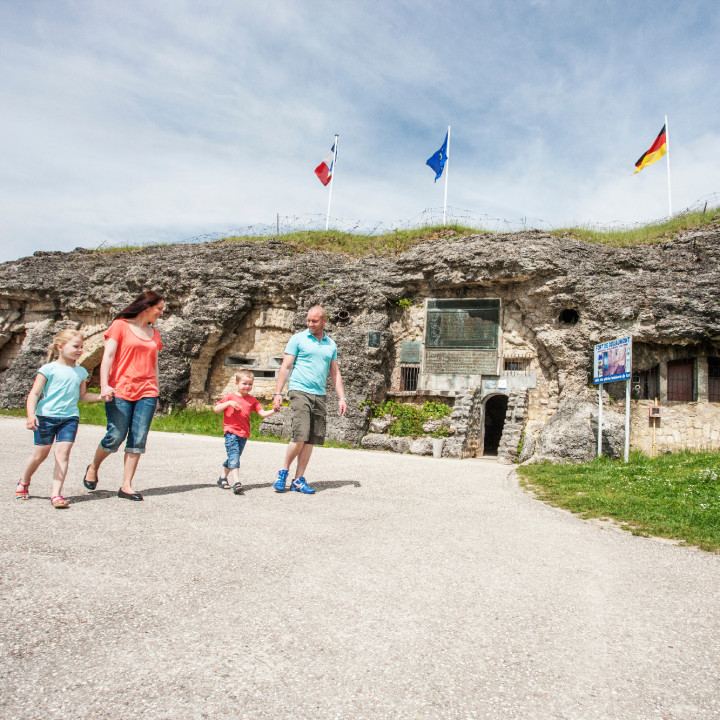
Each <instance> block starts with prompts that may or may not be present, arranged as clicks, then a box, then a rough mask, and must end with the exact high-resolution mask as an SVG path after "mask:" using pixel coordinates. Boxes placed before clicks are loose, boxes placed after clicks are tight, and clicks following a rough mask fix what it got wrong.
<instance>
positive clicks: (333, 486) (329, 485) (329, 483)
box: [243, 480, 362, 493]
mask: <svg viewBox="0 0 720 720" xmlns="http://www.w3.org/2000/svg"><path fill="white" fill-rule="evenodd" d="M310 485H311V486H312V487H314V488H315V491H316V492H323V491H325V490H337V489H338V488H341V487H344V486H345V485H352V486H353V487H362V485H360V483H359V482H358V481H357V480H318V481H317V482H311V483H310ZM272 486H273V484H272V483H253V484H252V485H243V490H261V489H262V488H271V487H272ZM285 492H286V493H289V492H290V485H289V484H288V486H287V489H286V490H285Z"/></svg>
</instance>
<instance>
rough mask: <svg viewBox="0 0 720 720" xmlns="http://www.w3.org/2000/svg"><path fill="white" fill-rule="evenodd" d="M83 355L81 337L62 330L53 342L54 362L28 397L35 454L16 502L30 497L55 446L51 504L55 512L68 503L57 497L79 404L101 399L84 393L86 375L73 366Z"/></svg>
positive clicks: (42, 371) (43, 369)
mask: <svg viewBox="0 0 720 720" xmlns="http://www.w3.org/2000/svg"><path fill="white" fill-rule="evenodd" d="M82 352H83V336H82V333H79V332H77V331H76V330H62V331H61V332H59V333H58V334H57V335H56V336H55V337H54V338H53V341H52V345H51V347H50V352H49V353H48V360H50V359H51V358H52V357H55V360H54V361H53V362H48V363H47V364H46V365H43V366H42V367H41V368H40V369H39V370H38V373H37V376H36V377H35V382H34V383H33V386H32V389H31V390H30V393H29V394H28V397H27V428H28V430H33V431H34V433H35V451H34V452H33V454H32V455H31V456H30V459H29V460H28V463H27V465H26V467H25V472H24V473H23V476H22V479H21V480H20V482H19V483H18V486H17V489H16V490H15V498H16V499H19V500H27V499H28V498H29V497H30V493H29V492H28V488H29V487H30V480H31V479H32V476H33V473H34V472H35V471H36V470H37V469H38V468H39V467H40V465H41V464H42V462H43V461H44V460H45V458H46V457H47V456H48V455H49V454H50V449H51V448H52V446H53V443H55V471H54V472H53V485H52V495H51V496H50V502H51V503H52V506H53V507H55V508H66V507H68V502H67V500H66V499H65V498H64V497H63V496H62V495H61V494H60V493H61V492H62V486H63V483H64V482H65V475H66V474H67V469H68V462H69V460H70V451H71V450H72V446H73V443H74V442H75V435H76V434H77V429H78V422H79V419H80V418H79V416H80V412H79V410H78V400H82V401H84V402H90V401H94V400H99V399H100V395H97V394H96V393H89V392H87V391H86V389H85V383H86V382H87V377H88V372H87V370H86V369H85V368H84V367H81V366H79V365H77V364H76V363H77V361H78V360H79V359H80V356H81V355H82ZM41 395H42V398H41V397H40V396H41Z"/></svg>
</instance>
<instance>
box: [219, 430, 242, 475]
mask: <svg viewBox="0 0 720 720" xmlns="http://www.w3.org/2000/svg"><path fill="white" fill-rule="evenodd" d="M246 442H247V438H244V437H240V436H239V435H234V434H233V433H229V432H227V433H225V452H226V453H227V460H226V461H225V462H224V463H223V467H224V468H227V469H228V470H236V469H237V468H239V467H240V456H241V455H242V451H243V450H244V449H245V443H246Z"/></svg>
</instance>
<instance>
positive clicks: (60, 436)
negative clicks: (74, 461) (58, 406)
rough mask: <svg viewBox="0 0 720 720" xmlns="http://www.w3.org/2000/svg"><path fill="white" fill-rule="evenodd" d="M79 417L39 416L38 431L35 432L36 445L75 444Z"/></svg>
mask: <svg viewBox="0 0 720 720" xmlns="http://www.w3.org/2000/svg"><path fill="white" fill-rule="evenodd" d="M78 421H79V418H77V417H59V418H55V417H45V416H43V415H38V416H37V430H35V431H34V435H35V444H36V445H52V444H53V442H54V441H57V442H75V436H76V435H77V431H78Z"/></svg>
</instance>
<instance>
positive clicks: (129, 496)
mask: <svg viewBox="0 0 720 720" xmlns="http://www.w3.org/2000/svg"><path fill="white" fill-rule="evenodd" d="M118 497H119V498H125V499H126V500H142V499H143V496H142V495H141V494H140V493H137V492H136V493H126V492H125V491H123V490H122V489H120V490H118Z"/></svg>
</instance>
